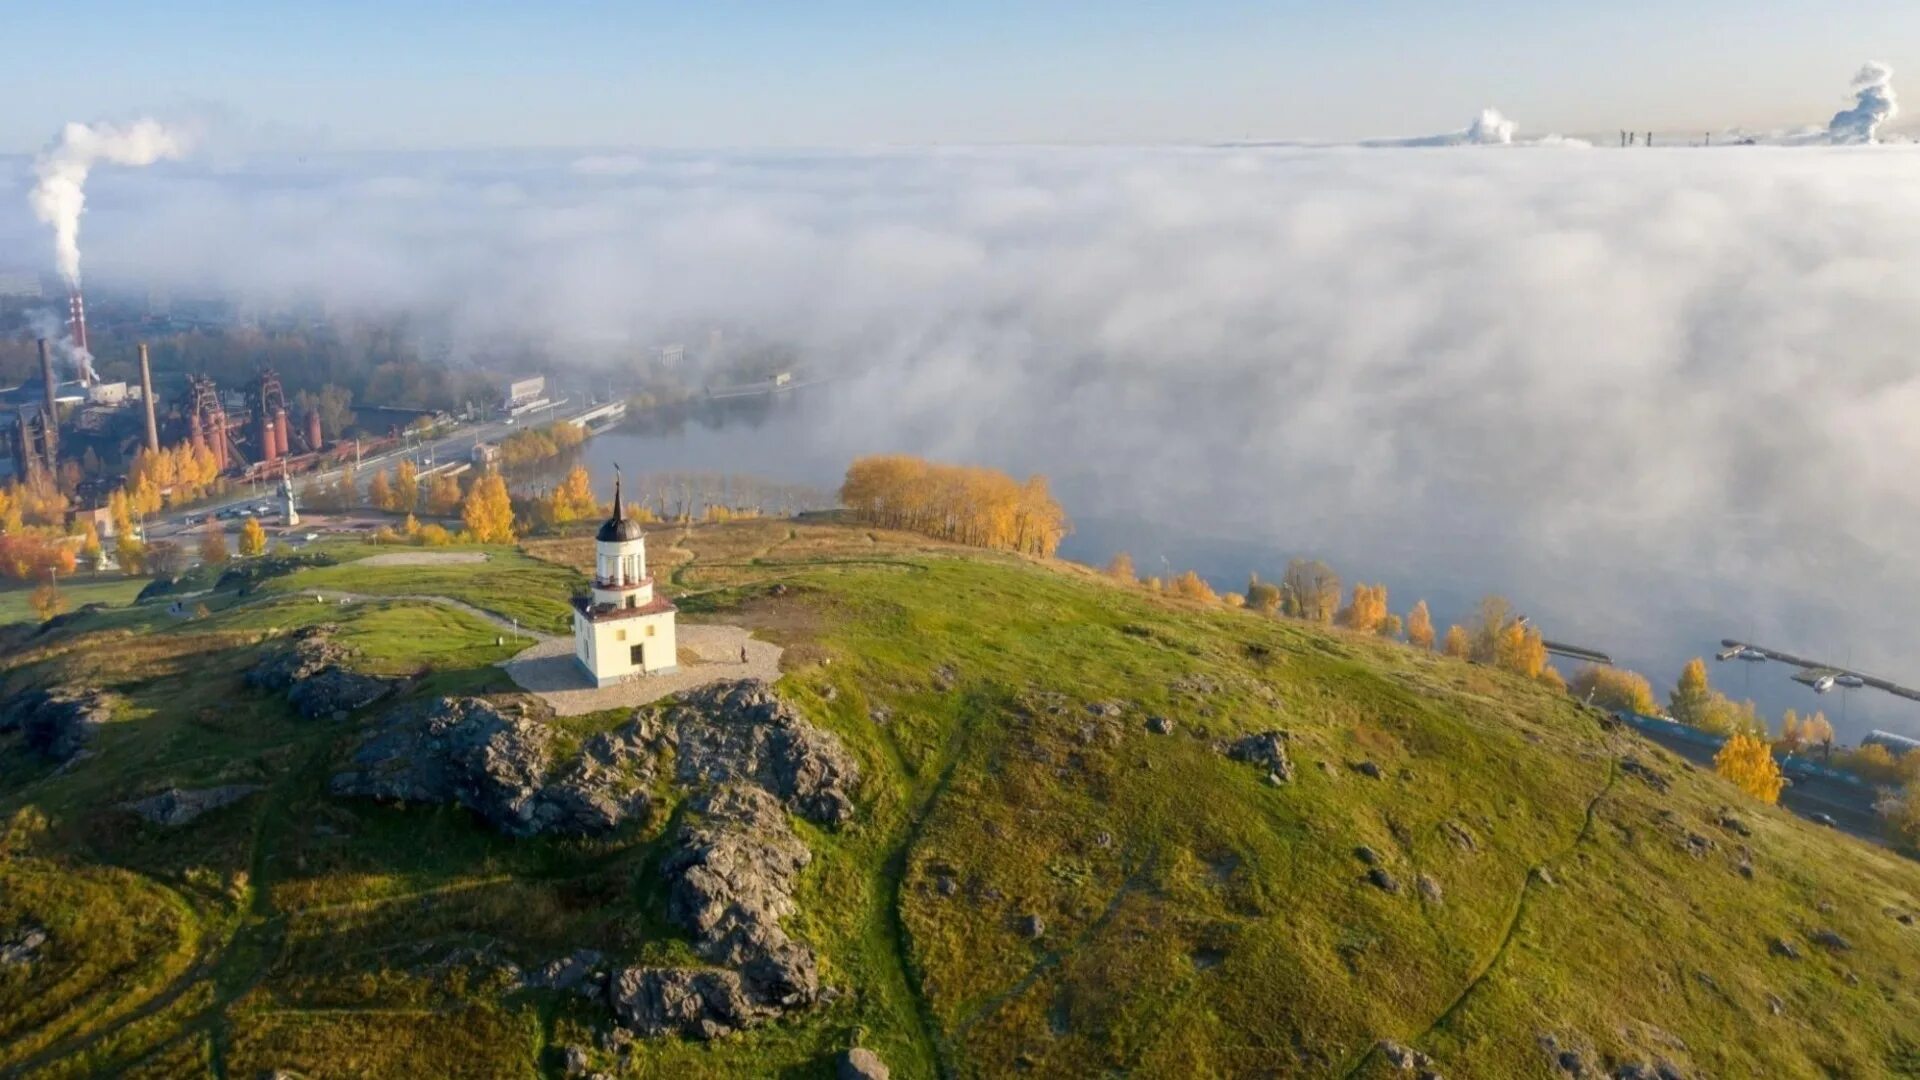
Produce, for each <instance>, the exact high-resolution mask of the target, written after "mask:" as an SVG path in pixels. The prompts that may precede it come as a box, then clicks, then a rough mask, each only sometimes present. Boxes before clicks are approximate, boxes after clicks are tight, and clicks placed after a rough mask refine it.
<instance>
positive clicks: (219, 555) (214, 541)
mask: <svg viewBox="0 0 1920 1080" xmlns="http://www.w3.org/2000/svg"><path fill="white" fill-rule="evenodd" d="M227 555H228V551H227V530H226V529H224V528H222V527H221V525H220V523H219V522H218V521H208V522H207V525H206V528H204V529H202V530H201V531H200V561H201V562H203V563H206V564H207V565H209V566H218V565H220V564H221V563H224V562H226V561H227Z"/></svg>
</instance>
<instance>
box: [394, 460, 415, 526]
mask: <svg viewBox="0 0 1920 1080" xmlns="http://www.w3.org/2000/svg"><path fill="white" fill-rule="evenodd" d="M393 503H394V512H395V513H406V514H411V513H413V512H414V511H415V510H418V509H420V468H419V466H417V465H415V464H414V463H413V460H412V459H411V458H407V459H403V460H402V461H401V462H400V465H399V467H398V468H397V469H396V470H395V471H394V476H393Z"/></svg>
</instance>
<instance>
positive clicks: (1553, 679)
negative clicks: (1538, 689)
mask: <svg viewBox="0 0 1920 1080" xmlns="http://www.w3.org/2000/svg"><path fill="white" fill-rule="evenodd" d="M1534 678H1536V679H1539V680H1540V685H1542V686H1545V687H1546V688H1547V689H1549V690H1557V691H1559V692H1560V693H1562V694H1564V693H1566V692H1567V680H1566V679H1565V678H1563V677H1562V676H1561V674H1560V669H1559V668H1556V667H1554V666H1553V665H1552V664H1548V665H1546V666H1544V667H1542V668H1541V669H1540V674H1538V675H1535V676H1534Z"/></svg>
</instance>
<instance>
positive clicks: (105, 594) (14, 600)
mask: <svg viewBox="0 0 1920 1080" xmlns="http://www.w3.org/2000/svg"><path fill="white" fill-rule="evenodd" d="M147 580H148V579H146V578H124V577H98V578H85V577H81V578H68V579H67V580H65V581H62V582H61V583H60V595H61V596H62V597H64V598H65V600H66V605H67V610H68V611H73V610H75V609H77V608H80V607H83V606H85V605H87V604H107V605H109V606H111V607H124V606H125V605H127V604H131V603H133V598H134V597H136V596H139V595H140V590H141V589H143V588H146V586H147ZM32 596H33V589H31V588H26V587H19V586H9V587H7V588H5V589H0V626H4V625H6V624H7V623H16V622H39V621H40V616H38V615H36V614H35V613H34V610H33V605H32V603H31V602H30V598H31V597H32Z"/></svg>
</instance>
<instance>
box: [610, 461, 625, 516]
mask: <svg viewBox="0 0 1920 1080" xmlns="http://www.w3.org/2000/svg"><path fill="white" fill-rule="evenodd" d="M626 516H627V514H626V510H625V508H624V507H622V506H621V505H620V466H618V465H615V466H614V467H613V520H615V521H623V520H625V519H626Z"/></svg>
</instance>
